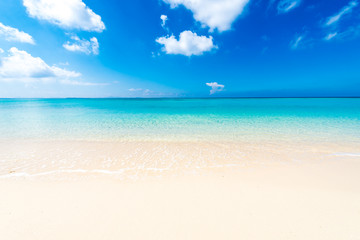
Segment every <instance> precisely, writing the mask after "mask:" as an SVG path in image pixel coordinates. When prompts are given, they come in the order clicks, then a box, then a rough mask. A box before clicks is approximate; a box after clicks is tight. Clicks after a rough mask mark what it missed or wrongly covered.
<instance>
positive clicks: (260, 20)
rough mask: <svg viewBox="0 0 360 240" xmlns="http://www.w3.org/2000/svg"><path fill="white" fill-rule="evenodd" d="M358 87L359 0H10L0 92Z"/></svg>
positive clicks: (217, 92)
mask: <svg viewBox="0 0 360 240" xmlns="http://www.w3.org/2000/svg"><path fill="white" fill-rule="evenodd" d="M341 96H344V97H346V96H351V97H353V96H360V0H350V1H349V0H121V1H119V0H107V1H99V0H1V1H0V98H63V97H86V98H87V97H89V98H101V97H144V98H152V97H156V98H157V97H341Z"/></svg>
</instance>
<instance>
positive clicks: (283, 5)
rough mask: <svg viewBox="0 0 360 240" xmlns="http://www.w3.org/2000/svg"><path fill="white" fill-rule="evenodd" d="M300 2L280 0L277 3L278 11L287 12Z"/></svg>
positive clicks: (296, 0)
mask: <svg viewBox="0 0 360 240" xmlns="http://www.w3.org/2000/svg"><path fill="white" fill-rule="evenodd" d="M300 3H301V0H281V1H280V2H279V3H278V5H277V10H278V13H287V12H289V11H290V10H292V9H294V8H296V7H298V6H299V5H300Z"/></svg>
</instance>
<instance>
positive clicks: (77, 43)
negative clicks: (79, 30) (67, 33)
mask: <svg viewBox="0 0 360 240" xmlns="http://www.w3.org/2000/svg"><path fill="white" fill-rule="evenodd" d="M71 39H72V40H73V41H74V42H73V43H71V42H69V41H67V42H66V43H64V44H63V47H64V48H65V49H66V50H68V51H72V52H83V53H85V54H91V53H92V54H94V55H98V54H99V42H98V40H97V38H96V37H92V38H90V40H89V41H88V40H86V39H80V38H79V37H78V36H72V37H71Z"/></svg>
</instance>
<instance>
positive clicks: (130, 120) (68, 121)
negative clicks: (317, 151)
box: [0, 98, 360, 142]
mask: <svg viewBox="0 0 360 240" xmlns="http://www.w3.org/2000/svg"><path fill="white" fill-rule="evenodd" d="M295 138H296V139H300V140H304V141H334V140H336V141H355V142H359V141H360V99H359V98H316V99H312V98H291V99H288V98H283V99H0V139H2V140H7V139H75V140H76V139H86V140H101V139H111V140H129V139H145V140H153V139H160V140H187V139H192V140H222V139H225V140H235V141H236V140H245V141H256V140H264V139H265V140H275V141H276V140H282V139H286V140H292V139H295Z"/></svg>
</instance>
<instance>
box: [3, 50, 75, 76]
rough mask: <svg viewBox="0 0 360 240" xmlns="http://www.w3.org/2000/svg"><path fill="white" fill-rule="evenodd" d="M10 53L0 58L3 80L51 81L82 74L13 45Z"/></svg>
mask: <svg viewBox="0 0 360 240" xmlns="http://www.w3.org/2000/svg"><path fill="white" fill-rule="evenodd" d="M8 52H9V55H8V56H6V57H2V58H1V59H0V80H3V81H22V82H36V81H51V80H57V79H60V80H61V79H62V80H66V79H71V78H76V77H79V76H80V75H81V74H80V73H78V72H74V71H68V70H66V69H62V68H59V67H56V66H49V65H48V64H46V63H45V62H44V60H42V59H41V58H39V57H33V56H31V55H30V54H29V53H27V52H26V51H21V50H18V49H17V48H15V47H13V48H10V50H9V51H8Z"/></svg>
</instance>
